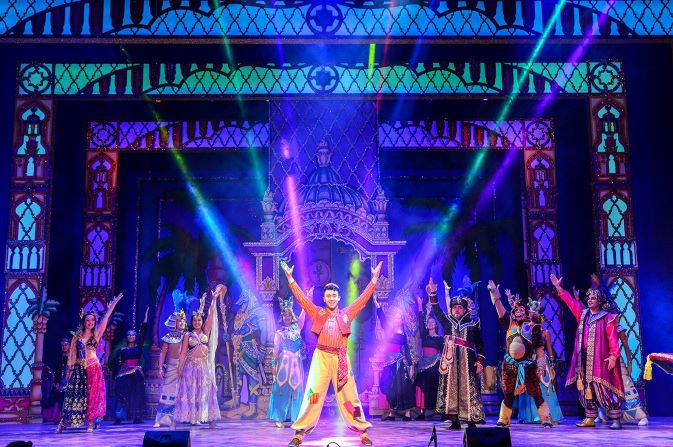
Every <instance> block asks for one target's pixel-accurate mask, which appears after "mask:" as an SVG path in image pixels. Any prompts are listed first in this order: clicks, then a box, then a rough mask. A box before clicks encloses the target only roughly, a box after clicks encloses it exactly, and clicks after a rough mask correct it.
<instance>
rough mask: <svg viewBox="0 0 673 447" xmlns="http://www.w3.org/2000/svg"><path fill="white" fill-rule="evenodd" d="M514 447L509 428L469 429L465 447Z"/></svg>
mask: <svg viewBox="0 0 673 447" xmlns="http://www.w3.org/2000/svg"><path fill="white" fill-rule="evenodd" d="M496 446H497V447H512V438H510V436H509V428H507V427H467V428H466V429H465V436H463V447H496Z"/></svg>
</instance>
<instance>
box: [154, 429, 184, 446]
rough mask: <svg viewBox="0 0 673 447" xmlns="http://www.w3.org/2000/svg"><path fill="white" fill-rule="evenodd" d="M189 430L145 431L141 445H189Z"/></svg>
mask: <svg viewBox="0 0 673 447" xmlns="http://www.w3.org/2000/svg"><path fill="white" fill-rule="evenodd" d="M191 445H192V444H191V441H190V440H189V431H188V430H184V431H147V432H145V437H144V438H143V447H191Z"/></svg>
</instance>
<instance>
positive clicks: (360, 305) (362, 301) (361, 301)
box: [344, 261, 383, 321]
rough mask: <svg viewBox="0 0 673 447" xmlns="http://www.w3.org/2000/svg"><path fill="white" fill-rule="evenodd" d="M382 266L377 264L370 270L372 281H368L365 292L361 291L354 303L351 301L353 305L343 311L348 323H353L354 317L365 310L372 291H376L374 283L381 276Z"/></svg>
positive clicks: (381, 263)
mask: <svg viewBox="0 0 673 447" xmlns="http://www.w3.org/2000/svg"><path fill="white" fill-rule="evenodd" d="M382 265H383V261H381V262H379V263H378V264H377V265H376V267H375V268H373V269H372V280H371V281H369V284H367V287H365V290H363V291H362V293H361V294H360V296H359V297H358V298H357V299H356V300H355V301H353V304H351V305H350V306H348V307H347V308H345V309H344V312H345V313H346V315H347V316H348V319H349V320H350V321H353V320H354V319H355V317H357V316H358V314H359V313H360V312H361V311H362V309H364V308H365V305H366V304H367V302H368V301H369V298H371V297H372V295H373V294H374V291H375V290H376V283H377V282H378V280H379V276H380V275H381V266H382Z"/></svg>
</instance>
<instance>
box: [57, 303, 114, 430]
mask: <svg viewBox="0 0 673 447" xmlns="http://www.w3.org/2000/svg"><path fill="white" fill-rule="evenodd" d="M122 296H124V295H123V294H122V293H120V294H119V295H117V296H116V297H115V298H114V299H113V300H112V301H110V303H108V306H107V311H106V312H105V315H104V316H103V318H102V319H101V321H100V323H99V324H98V325H96V314H95V313H94V312H91V311H89V312H87V313H85V314H83V315H82V318H81V323H80V327H79V329H78V330H77V333H75V334H73V337H72V342H71V343H70V356H69V358H68V376H69V377H68V385H67V386H66V388H65V400H64V401H63V416H62V418H61V422H60V423H59V424H58V428H57V429H56V432H57V433H61V432H62V431H63V429H64V428H66V427H81V426H82V425H84V421H85V420H86V421H87V423H88V427H87V430H86V431H87V432H88V433H91V432H93V428H94V419H96V418H102V417H105V379H104V377H103V368H102V367H101V365H100V362H99V361H98V356H97V355H96V347H97V346H98V340H100V338H101V337H102V336H103V333H104V332H105V328H106V327H107V322H108V319H109V318H110V315H112V311H113V310H114V308H115V306H116V305H117V303H118V302H119V300H120V299H121V298H122Z"/></svg>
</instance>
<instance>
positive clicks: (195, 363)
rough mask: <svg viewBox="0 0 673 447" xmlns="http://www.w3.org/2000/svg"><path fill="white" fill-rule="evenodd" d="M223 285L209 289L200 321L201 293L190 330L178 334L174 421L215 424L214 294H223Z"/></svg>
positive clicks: (216, 328) (213, 425)
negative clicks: (210, 290) (178, 346)
mask: <svg viewBox="0 0 673 447" xmlns="http://www.w3.org/2000/svg"><path fill="white" fill-rule="evenodd" d="M226 291H227V288H226V287H225V286H224V285H222V284H218V285H217V287H216V288H215V291H214V292H213V293H211V294H210V295H211V300H210V306H209V310H208V318H206V321H205V323H204V321H203V316H204V306H205V304H206V296H207V295H208V294H209V293H208V292H206V293H204V294H203V296H202V297H201V304H200V306H199V310H197V311H196V312H194V313H193V314H192V318H191V328H190V331H188V332H186V333H185V334H184V336H183V337H182V346H181V347H180V361H179V362H178V395H177V401H176V403H175V413H174V415H175V416H174V419H173V422H172V423H171V428H172V429H175V424H176V422H188V423H190V424H192V425H200V424H201V423H202V422H208V424H209V425H210V428H215V421H217V420H218V419H220V407H219V405H218V403H217V383H216V380H215V351H216V350H217V337H218V327H217V325H218V323H217V306H216V305H215V297H216V296H219V298H220V300H222V299H223V298H224V295H225V294H226Z"/></svg>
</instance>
